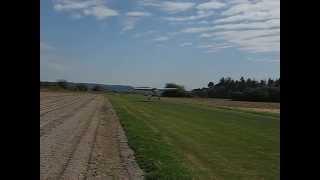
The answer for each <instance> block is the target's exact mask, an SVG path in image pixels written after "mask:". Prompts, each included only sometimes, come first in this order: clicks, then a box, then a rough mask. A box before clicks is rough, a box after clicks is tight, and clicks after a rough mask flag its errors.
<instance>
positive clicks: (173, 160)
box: [107, 95, 280, 180]
mask: <svg viewBox="0 0 320 180" xmlns="http://www.w3.org/2000/svg"><path fill="white" fill-rule="evenodd" d="M107 96H108V97H109V99H110V100H111V103H112V104H113V106H114V108H115V110H116V112H117V114H118V115H119V118H120V120H121V123H122V124H123V126H124V129H125V131H126V134H127V136H128V140H129V145H130V146H131V147H132V148H133V150H134V151H135V153H136V157H137V160H138V163H139V165H140V166H141V167H142V168H143V169H144V171H145V172H146V178H147V179H246V180H250V179H270V180H271V179H279V168H280V167H279V157H280V152H279V145H280V137H279V136H280V132H279V131H280V128H279V126H280V124H279V123H280V121H279V117H277V116H270V115H267V114H264V113H254V114H253V113H247V112H242V111H235V110H232V109H221V108H220V109H219V108H212V107H210V108H208V107H205V106H199V105H195V104H185V103H183V104H182V103H181V104H179V103H172V102H168V101H155V102H145V101H144V100H145V98H144V97H142V96H134V95H107Z"/></svg>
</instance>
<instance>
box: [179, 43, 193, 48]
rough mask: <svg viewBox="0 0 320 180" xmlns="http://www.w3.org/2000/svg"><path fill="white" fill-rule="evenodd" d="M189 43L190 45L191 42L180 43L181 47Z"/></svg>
mask: <svg viewBox="0 0 320 180" xmlns="http://www.w3.org/2000/svg"><path fill="white" fill-rule="evenodd" d="M191 45H192V43H191V42H185V43H182V44H180V46H181V47H186V46H191Z"/></svg>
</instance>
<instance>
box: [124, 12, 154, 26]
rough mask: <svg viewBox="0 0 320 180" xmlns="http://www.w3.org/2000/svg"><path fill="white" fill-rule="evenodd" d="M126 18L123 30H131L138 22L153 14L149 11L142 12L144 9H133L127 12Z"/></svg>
mask: <svg viewBox="0 0 320 180" xmlns="http://www.w3.org/2000/svg"><path fill="white" fill-rule="evenodd" d="M126 16H127V17H126V19H125V20H124V23H123V24H124V27H123V28H122V31H129V30H132V29H134V27H135V26H136V24H137V22H138V21H139V20H140V19H141V18H143V17H148V16H151V13H149V12H142V11H131V12H127V13H126Z"/></svg>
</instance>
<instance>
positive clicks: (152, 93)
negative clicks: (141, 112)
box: [134, 87, 177, 100]
mask: <svg viewBox="0 0 320 180" xmlns="http://www.w3.org/2000/svg"><path fill="white" fill-rule="evenodd" d="M176 89H177V88H152V87H136V88H134V90H137V91H143V92H144V94H145V95H146V96H148V100H151V99H152V97H157V98H158V100H160V95H161V93H162V92H163V91H167V90H176Z"/></svg>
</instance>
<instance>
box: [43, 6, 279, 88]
mask: <svg viewBox="0 0 320 180" xmlns="http://www.w3.org/2000/svg"><path fill="white" fill-rule="evenodd" d="M40 7H41V9H40V12H41V15H40V78H41V80H42V81H56V80H57V79H65V80H67V81H72V82H91V83H103V84H121V85H132V86H149V87H157V88H159V87H164V85H165V84H166V83H169V82H172V83H177V84H181V85H184V86H185V87H186V88H187V89H193V88H201V87H205V86H207V84H208V82H209V81H214V82H218V81H219V79H220V78H221V77H231V78H234V79H239V78H240V77H241V76H244V77H247V78H254V79H256V80H261V79H267V78H269V77H270V78H278V77H280V0H41V6H40Z"/></svg>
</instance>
